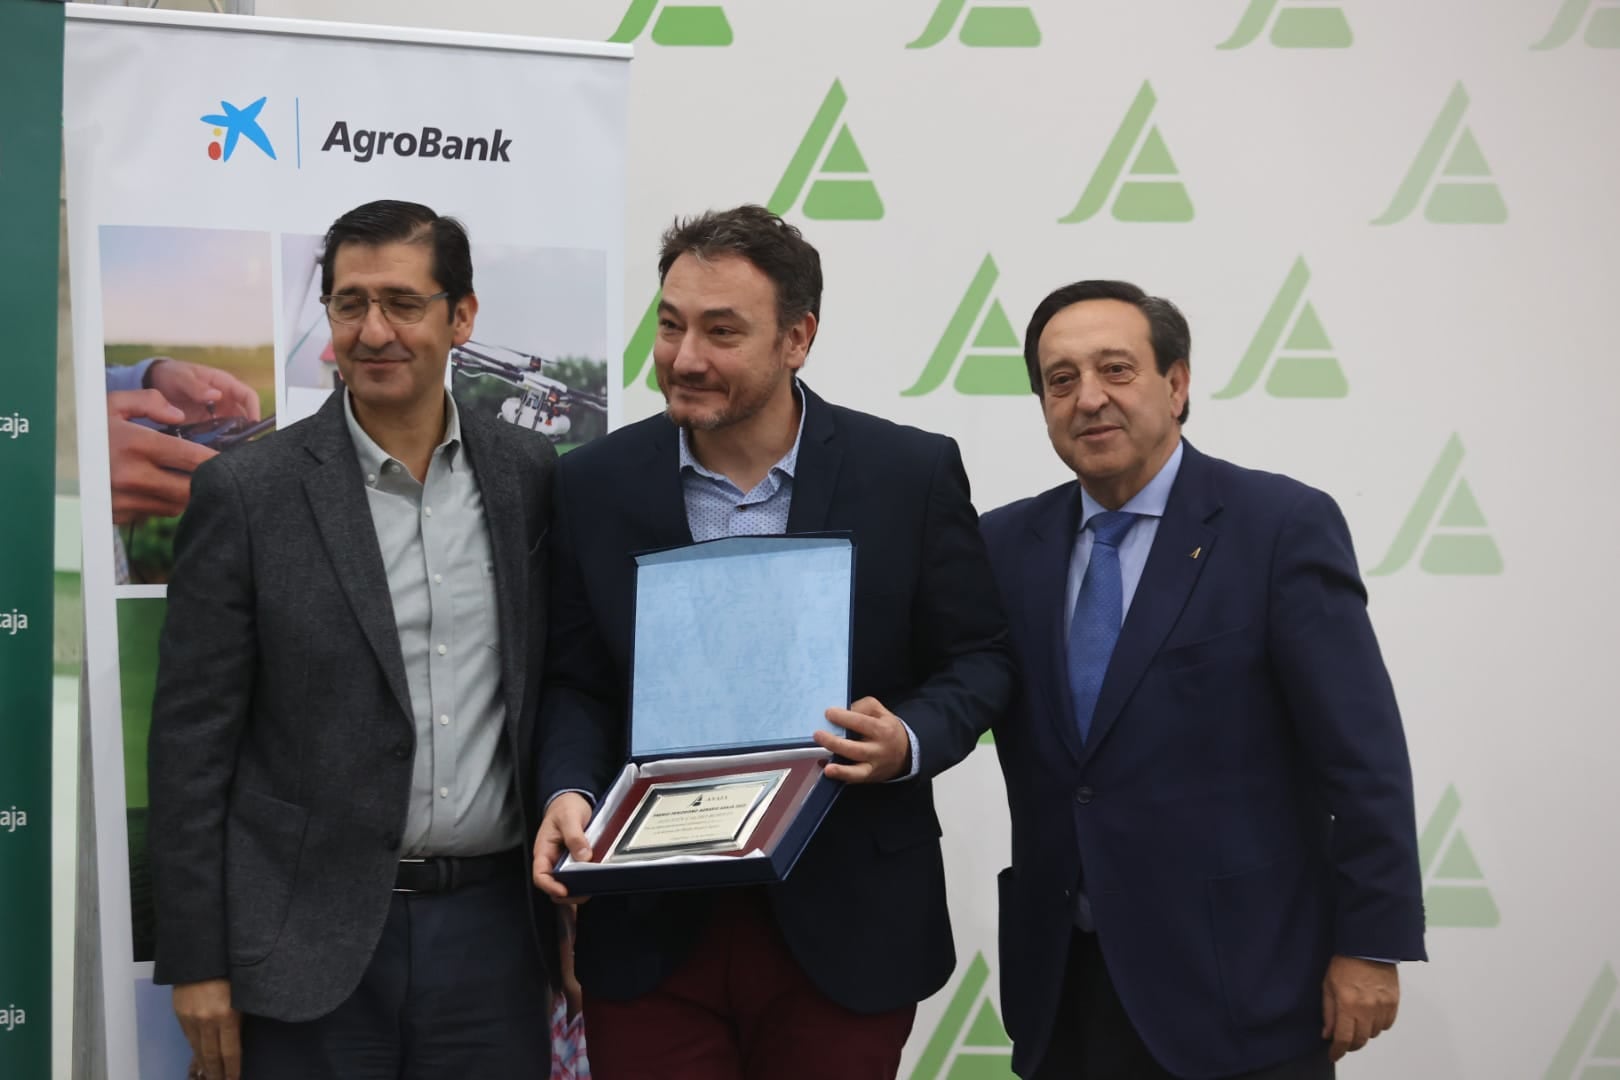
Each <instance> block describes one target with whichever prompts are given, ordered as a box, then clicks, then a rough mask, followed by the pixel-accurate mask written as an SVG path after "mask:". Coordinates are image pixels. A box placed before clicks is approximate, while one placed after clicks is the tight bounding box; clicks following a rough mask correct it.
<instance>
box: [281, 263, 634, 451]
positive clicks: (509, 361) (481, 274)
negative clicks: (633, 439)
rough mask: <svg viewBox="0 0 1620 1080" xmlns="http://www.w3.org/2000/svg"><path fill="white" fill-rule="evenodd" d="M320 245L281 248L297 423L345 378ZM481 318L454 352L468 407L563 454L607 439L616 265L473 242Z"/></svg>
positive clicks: (289, 389)
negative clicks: (325, 301)
mask: <svg viewBox="0 0 1620 1080" xmlns="http://www.w3.org/2000/svg"><path fill="white" fill-rule="evenodd" d="M320 245H321V239H320V237H318V236H305V235H294V234H283V235H282V237H281V277H282V282H281V297H282V307H283V334H284V337H283V341H284V343H285V344H284V346H283V347H284V349H285V350H286V360H285V363H284V372H285V380H286V381H285V385H286V393H285V396H284V398H283V407H282V412H283V414H284V415H285V416H286V417H287V420H288V422H291V421H292V420H294V419H298V418H301V417H304V416H308V415H310V414H311V413H313V412H314V411H315V410H316V409H318V408H320V406H321V403H322V402H323V401H325V400H326V397H327V395H328V394H330V393H331V392H332V390H333V389H334V388H336V387H337V386H338V385H339V383H340V382H341V379H340V378H339V376H338V373H337V362H336V358H335V357H334V356H333V354H332V336H331V333H330V331H329V329H328V327H327V321H326V311H325V309H324V308H322V306H321V302H320V295H321V271H320ZM472 256H473V288H474V291H475V292H476V293H477V294H478V315H477V319H476V321H475V323H474V327H473V335H472V338H471V339H470V340H468V341H467V342H466V343H465V344H463V345H460V346H457V347H455V348H453V349H451V351H450V365H449V369H448V372H447V374H448V378H449V380H450V387H451V391H452V392H453V393H454V394H455V397H456V402H457V404H458V406H459V407H460V408H463V409H476V410H479V411H481V412H483V413H485V414H486V415H489V416H494V417H497V418H499V419H501V420H504V421H506V422H507V423H509V424H515V425H517V426H518V427H521V428H527V429H529V430H531V431H534V432H537V433H539V434H541V435H544V436H545V437H546V438H548V439H550V440H551V441H552V443H553V444H554V445H555V446H556V448H557V450H558V452H559V453H566V452H567V451H569V450H572V449H573V448H574V447H576V446H579V445H580V444H582V443H586V442H589V441H590V440H592V439H594V438H597V437H598V436H601V435H604V434H606V433H607V410H608V387H607V381H608V380H607V256H606V254H605V253H604V252H601V251H592V250H582V249H572V248H512V247H503V246H500V245H492V244H482V243H480V242H479V237H478V236H476V235H474V236H473V237H472Z"/></svg>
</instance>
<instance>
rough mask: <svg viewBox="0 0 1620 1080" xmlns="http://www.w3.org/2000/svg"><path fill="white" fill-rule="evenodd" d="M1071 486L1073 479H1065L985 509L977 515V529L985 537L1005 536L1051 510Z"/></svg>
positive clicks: (1066, 494)
mask: <svg viewBox="0 0 1620 1080" xmlns="http://www.w3.org/2000/svg"><path fill="white" fill-rule="evenodd" d="M1073 487H1074V481H1073V480H1069V481H1065V482H1064V483H1061V484H1059V485H1057V486H1056V487H1051V488H1047V489H1046V490H1045V491H1043V492H1041V493H1040V494H1039V495H1030V496H1027V497H1025V498H1022V499H1015V500H1013V501H1012V502H1010V503H1007V504H1006V505H1004V506H998V507H996V508H995V509H994V510H986V511H985V512H984V513H983V514H980V515H979V529H980V531H982V532H983V533H984V534H985V535H986V536H987V537H988V536H1005V535H1007V534H1008V533H1010V532H1012V531H1013V530H1015V529H1018V528H1020V527H1021V526H1023V525H1025V524H1027V523H1029V522H1031V521H1035V520H1038V519H1040V518H1042V517H1044V516H1046V515H1047V514H1049V513H1051V512H1053V511H1054V510H1055V509H1056V507H1057V506H1058V504H1060V503H1062V502H1063V501H1064V500H1065V499H1066V498H1067V497H1068V495H1069V492H1070V490H1071V489H1072V488H1073Z"/></svg>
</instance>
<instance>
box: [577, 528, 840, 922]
mask: <svg viewBox="0 0 1620 1080" xmlns="http://www.w3.org/2000/svg"><path fill="white" fill-rule="evenodd" d="M854 588H855V549H854V544H853V542H852V541H851V539H850V538H849V537H848V536H847V535H830V534H813V535H808V534H806V535H791V536H741V537H728V538H725V539H720V540H710V541H707V542H705V543H701V544H691V545H688V546H685V547H679V548H669V549H665V550H663V551H655V552H648V553H646V554H642V555H638V556H636V594H635V595H636V600H635V603H636V611H635V631H634V635H635V636H634V645H633V653H632V658H631V669H632V676H631V689H630V716H629V733H628V734H629V738H628V740H627V744H628V746H629V747H630V760H629V762H628V763H626V765H625V766H624V768H623V769H622V770H621V771H620V774H619V777H618V779H617V781H615V783H614V785H613V787H612V788H611V789H610V790H609V791H608V792H607V793H606V794H605V795H604V797H603V799H602V802H601V804H600V805H599V806H598V807H597V812H596V815H595V817H594V818H593V819H592V823H591V830H590V839H591V846H592V848H593V849H594V850H595V851H597V852H598V853H600V852H602V851H605V850H606V848H607V846H608V844H610V843H611V842H612V837H604V836H603V835H602V832H603V830H604V829H605V828H607V827H608V826H610V825H612V824H613V823H614V819H615V818H616V817H619V818H622V816H623V813H624V807H623V803H624V800H625V799H626V798H627V797H629V796H630V795H631V792H632V789H633V788H637V786H638V784H637V781H638V778H641V777H647V776H650V777H653V778H655V779H656V778H657V777H661V776H668V777H670V778H671V779H673V778H675V777H676V776H684V775H686V774H688V773H690V772H694V771H713V770H726V771H735V772H737V773H747V772H752V771H757V770H759V769H761V768H765V767H770V765H771V764H772V763H773V762H774V761H783V760H787V759H795V760H801V761H802V760H804V759H806V758H814V757H816V756H818V755H819V756H821V757H825V756H826V755H825V751H822V750H820V748H818V747H816V745H815V743H814V741H813V740H812V738H811V733H812V732H814V731H815V730H816V729H817V728H820V729H823V730H828V731H832V732H834V733H835V734H840V735H841V734H843V731H842V730H841V729H839V728H836V727H834V726H832V725H830V724H828V723H827V720H826V717H825V715H824V714H825V712H826V710H827V709H828V708H830V707H833V706H842V705H847V704H848V703H849V700H850V697H849V695H850V645H851V637H852V624H851V619H852V613H853V609H854ZM842 786H843V785H842V784H841V783H839V782H838V781H834V780H828V779H825V778H818V779H817V780H816V781H815V783H814V785H813V786H812V787H811V788H810V789H809V791H808V793H807V794H805V795H803V797H802V800H801V801H800V802H799V804H798V805H797V806H796V807H791V808H790V811H789V814H790V816H789V820H788V823H787V825H786V828H785V830H784V831H782V832H781V833H780V835H779V836H778V837H777V839H776V842H775V843H774V844H772V845H770V846H769V848H768V849H767V850H763V851H760V852H758V853H752V854H747V855H719V856H716V855H709V856H686V857H675V858H670V859H659V860H649V861H643V862H625V863H617V864H616V863H590V864H580V863H575V862H573V861H572V860H571V859H565V860H564V861H563V863H562V864H561V865H560V866H559V867H558V869H557V874H556V876H557V879H558V880H559V881H561V882H562V883H563V884H565V885H566V886H568V889H569V891H570V892H575V893H579V894H581V895H592V894H601V893H618V892H640V891H662V890H669V889H692V888H714V887H718V886H723V885H742V884H760V883H769V882H774V881H781V880H782V879H784V878H786V877H787V875H788V873H789V872H790V871H791V870H792V868H793V865H794V863H795V862H797V861H798V858H799V854H800V853H801V852H802V851H803V850H804V847H805V845H806V844H807V843H809V841H810V837H811V835H812V834H813V833H814V832H815V830H816V827H817V826H818V825H820V823H821V820H822V818H823V817H825V816H826V813H827V811H828V809H829V808H831V806H832V803H833V800H834V799H835V798H837V796H838V792H839V790H840V789H841V788H842ZM636 797H637V798H639V795H637V796H636ZM779 797H788V793H786V792H783V793H782V795H781V796H779ZM620 824H621V825H622V821H621V822H620Z"/></svg>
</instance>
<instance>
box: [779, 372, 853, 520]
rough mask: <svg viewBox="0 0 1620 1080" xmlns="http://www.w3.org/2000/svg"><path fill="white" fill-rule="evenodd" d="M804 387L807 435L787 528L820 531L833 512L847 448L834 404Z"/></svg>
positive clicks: (802, 441) (801, 446)
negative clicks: (841, 442) (840, 440)
mask: <svg viewBox="0 0 1620 1080" xmlns="http://www.w3.org/2000/svg"><path fill="white" fill-rule="evenodd" d="M799 385H800V388H801V389H803V390H804V434H803V436H802V437H801V438H800V439H799V458H798V461H797V462H796V463H795V465H794V468H793V501H792V503H791V504H790V505H789V507H788V522H787V531H788V532H790V533H806V532H820V531H821V530H823V529H825V528H826V527H827V518H828V516H829V515H830V514H831V512H832V502H833V493H834V491H836V490H837V488H838V468H839V466H840V465H841V464H842V463H843V460H844V451H843V448H842V447H841V446H839V445H838V439H837V435H838V425H837V423H836V422H835V420H834V417H833V411H832V407H831V406H830V405H828V404H827V403H826V402H825V401H823V400H821V398H819V397H817V396H816V395H815V394H814V393H812V392H811V390H810V388H809V387H808V386H805V385H804V384H803V383H800V384H799Z"/></svg>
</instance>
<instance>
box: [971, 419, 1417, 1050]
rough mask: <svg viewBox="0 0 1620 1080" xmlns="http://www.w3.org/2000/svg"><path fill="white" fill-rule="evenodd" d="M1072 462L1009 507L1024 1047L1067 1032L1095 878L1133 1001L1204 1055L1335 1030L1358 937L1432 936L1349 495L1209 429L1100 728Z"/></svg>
mask: <svg viewBox="0 0 1620 1080" xmlns="http://www.w3.org/2000/svg"><path fill="white" fill-rule="evenodd" d="M1079 516H1080V489H1079V485H1078V484H1077V483H1074V482H1071V483H1068V484H1064V485H1062V486H1061V487H1057V488H1053V489H1052V490H1050V491H1047V492H1045V493H1043V494H1041V495H1037V496H1035V497H1034V498H1032V499H1025V500H1023V501H1021V502H1017V503H1013V504H1012V505H1010V506H1006V507H1002V508H1001V509H999V510H995V511H993V512H991V513H988V514H986V515H985V516H984V519H983V521H982V523H981V527H982V530H983V533H984V536H985V539H986V541H987V543H988V545H989V548H990V557H991V562H992V565H993V566H994V568H995V572H996V579H997V583H998V585H999V586H1000V589H1001V596H1002V600H1003V602H1004V604H1005V605H1006V608H1007V614H1008V620H1009V624H1010V629H1011V634H1012V641H1013V648H1014V652H1015V654H1016V656H1017V657H1018V660H1019V662H1020V664H1021V666H1022V675H1023V677H1022V680H1021V682H1020V684H1019V686H1018V689H1017V692H1016V694H1015V697H1014V702H1013V706H1012V708H1011V709H1010V710H1009V711H1008V712H1007V714H1006V715H1005V717H1004V718H1003V719H1001V720H1000V721H998V723H997V725H996V728H995V735H996V751H997V753H998V755H999V756H1000V759H1001V767H1002V771H1003V774H1004V776H1005V779H1006V783H1007V795H1008V801H1009V804H1010V807H1011V811H1012V830H1013V835H1012V847H1013V854H1012V866H1010V867H1009V868H1008V869H1006V870H1004V871H1002V873H1001V875H1000V879H999V890H1000V903H1001V934H1000V943H1001V944H1000V949H1001V984H1002V1004H1003V1011H1004V1018H1005V1021H1006V1024H1007V1029H1008V1032H1009V1033H1010V1034H1011V1036H1012V1038H1013V1044H1014V1054H1013V1059H1014V1068H1015V1069H1016V1070H1017V1071H1018V1072H1019V1073H1020V1075H1028V1074H1029V1073H1030V1071H1031V1070H1032V1069H1033V1068H1034V1067H1035V1066H1036V1065H1037V1064H1038V1063H1039V1062H1040V1060H1041V1058H1042V1056H1043V1055H1044V1054H1045V1051H1046V1047H1047V1045H1048V1041H1049V1038H1050V1034H1051V1031H1052V1027H1053V1024H1054V1023H1057V1022H1066V1021H1064V1020H1062V1019H1060V1018H1058V1017H1056V1011H1057V1006H1058V999H1059V994H1060V993H1061V990H1062V985H1063V978H1064V971H1065V964H1066V955H1067V949H1066V947H1065V946H1066V944H1067V942H1068V941H1069V939H1070V935H1071V933H1073V932H1074V931H1073V926H1074V918H1075V906H1076V897H1077V890H1079V889H1080V888H1081V887H1082V881H1083V882H1084V890H1085V893H1086V896H1087V897H1088V898H1089V900H1090V902H1091V908H1092V913H1093V918H1094V921H1095V924H1096V929H1097V936H1098V941H1099V944H1100V945H1101V947H1102V951H1103V955H1104V957H1105V959H1106V961H1107V964H1108V970H1109V973H1110V974H1111V976H1112V978H1113V981H1114V984H1115V986H1116V988H1117V990H1118V992H1119V996H1120V999H1121V1001H1122V1002H1123V1004H1124V1006H1125V1009H1126V1012H1127V1014H1128V1015H1129V1016H1130V1018H1131V1021H1132V1022H1133V1024H1134V1025H1135V1027H1136V1028H1137V1030H1138V1031H1139V1032H1140V1034H1141V1036H1142V1038H1143V1040H1144V1041H1145V1042H1146V1044H1147V1046H1148V1048H1149V1049H1150V1050H1151V1051H1152V1052H1153V1055H1154V1056H1155V1057H1156V1058H1157V1059H1158V1060H1159V1062H1160V1063H1161V1064H1162V1065H1164V1066H1165V1067H1166V1068H1167V1069H1169V1070H1170V1071H1171V1072H1173V1073H1175V1074H1176V1075H1178V1076H1184V1077H1199V1078H1201V1077H1215V1076H1230V1075H1234V1074H1238V1073H1243V1072H1247V1071H1251V1070H1255V1069H1260V1068H1263V1067H1266V1066H1268V1065H1271V1064H1274V1063H1277V1062H1280V1061H1283V1060H1286V1059H1289V1058H1292V1057H1298V1056H1301V1055H1304V1054H1307V1053H1309V1052H1311V1051H1312V1049H1313V1048H1316V1047H1320V1046H1321V1045H1322V1040H1321V1028H1322V988H1321V986H1322V977H1323V975H1324V973H1325V972H1326V969H1327V964H1328V960H1329V958H1330V957H1331V956H1333V955H1335V954H1339V955H1349V956H1369V957H1379V958H1384V959H1392V960H1417V959H1424V951H1423V905H1422V889H1421V884H1420V874H1419V870H1418V858H1417V830H1416V823H1415V820H1414V815H1413V807H1412V780H1411V768H1410V765H1409V762H1408V760H1407V752H1406V740H1405V736H1404V734H1403V732H1402V730H1401V720H1400V714H1399V712H1398V711H1397V709H1396V705H1395V695H1394V692H1393V690H1392V689H1391V686H1390V681H1389V677H1388V675H1387V673H1386V672H1385V669H1384V663H1383V660H1382V658H1381V656H1380V655H1379V651H1378V644H1377V641H1376V640H1375V639H1374V637H1373V631H1372V626H1371V624H1370V623H1369V621H1368V619H1367V610H1366V592H1365V589H1364V588H1363V586H1362V583H1361V579H1360V577H1359V575H1358V573H1357V570H1356V561H1355V556H1354V553H1353V552H1352V550H1351V546H1350V533H1349V529H1348V528H1347V527H1346V525H1345V522H1344V518H1343V516H1342V515H1341V514H1340V513H1339V509H1338V507H1337V506H1336V505H1335V504H1334V502H1333V500H1332V499H1330V498H1329V497H1328V496H1327V495H1325V494H1323V493H1322V492H1320V491H1316V490H1314V489H1312V488H1309V487H1306V486H1305V485H1303V484H1300V483H1298V482H1296V481H1294V480H1290V479H1288V478H1287V477H1284V476H1277V475H1274V474H1270V473H1262V472H1255V471H1252V470H1249V469H1242V468H1239V467H1237V466H1235V465H1232V464H1229V463H1227V462H1224V461H1220V460H1217V459H1215V458H1211V457H1207V456H1205V455H1203V454H1201V453H1199V452H1198V451H1196V450H1194V449H1193V448H1192V446H1191V445H1187V446H1186V451H1185V454H1184V456H1183V459H1182V463H1181V470H1180V472H1179V473H1178V474H1177V477H1176V482H1175V485H1174V487H1173V488H1172V489H1171V493H1170V497H1169V502H1168V505H1167V506H1166V508H1165V514H1164V517H1163V519H1162V520H1161V521H1160V523H1159V529H1158V533H1157V535H1156V536H1155V537H1154V540H1153V546H1152V548H1151V550H1150V552H1149V555H1148V560H1147V565H1146V567H1145V568H1144V570H1143V573H1142V578H1141V582H1140V583H1139V585H1138V586H1137V590H1136V595H1135V598H1134V599H1133V601H1132V603H1131V607H1130V610H1129V612H1128V613H1127V615H1126V618H1125V623H1124V625H1123V627H1122V628H1121V631H1120V637H1119V642H1118V645H1117V646H1116V648H1115V651H1114V655H1113V659H1112V661H1111V663H1110V665H1109V668H1108V672H1107V674H1106V676H1105V678H1104V682H1103V686H1102V691H1101V697H1100V700H1099V701H1098V704H1097V710H1096V713H1095V714H1094V716H1093V720H1092V726H1091V734H1090V737H1089V738H1088V739H1087V740H1086V743H1085V744H1084V745H1081V743H1080V740H1079V736H1078V734H1077V732H1076V729H1075V724H1074V720H1073V713H1072V708H1071V705H1070V693H1069V686H1068V674H1067V663H1066V660H1065V640H1066V636H1067V635H1066V628H1065V627H1064V625H1063V607H1064V598H1065V581H1066V575H1067V570H1068V565H1069V558H1070V553H1071V551H1072V548H1073V544H1074V538H1075V534H1076V529H1077V528H1078V523H1079Z"/></svg>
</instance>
